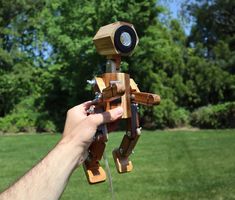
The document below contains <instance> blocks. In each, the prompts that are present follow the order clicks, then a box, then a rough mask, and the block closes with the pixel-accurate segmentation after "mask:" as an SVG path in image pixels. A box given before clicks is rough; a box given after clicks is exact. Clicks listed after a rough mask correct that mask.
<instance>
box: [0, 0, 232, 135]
mask: <svg viewBox="0 0 235 200" xmlns="http://www.w3.org/2000/svg"><path fill="white" fill-rule="evenodd" d="M0 4H1V6H0V132H1V133H2V134H3V133H5V132H35V131H36V132H57V131H60V132H61V131H62V128H63V123H64V120H65V115H66V110H67V109H68V108H70V107H72V106H74V105H77V104H79V103H81V102H83V101H86V100H90V99H93V97H94V95H93V93H92V88H91V87H90V86H89V85H87V82H86V80H88V79H92V78H93V77H94V76H95V75H99V74H101V73H102V67H103V66H104V64H105V58H104V57H102V56H100V55H98V54H97V52H96V50H95V47H94V44H93V42H92V38H93V36H94V35H95V33H96V32H97V30H98V29H99V28H100V27H101V26H103V25H106V24H109V23H112V22H115V21H118V20H119V21H127V22H130V23H133V24H134V26H135V28H136V30H137V33H138V35H139V37H140V42H139V45H138V47H137V49H136V50H135V53H134V54H133V56H131V57H129V58H125V59H123V63H122V71H123V72H126V73H130V74H131V76H132V77H133V78H134V80H135V81H136V82H137V83H138V85H139V87H140V88H141V90H142V91H149V92H152V93H157V94H159V95H160V96H161V98H162V102H161V105H160V106H156V107H154V108H147V107H143V108H141V116H142V118H141V124H142V126H143V127H144V128H147V129H159V128H160V129H164V128H175V127H185V126H186V127H187V126H189V127H190V126H193V127H199V128H229V127H235V103H234V101H235V75H234V74H235V35H234V33H235V2H234V1H233V0H226V1H224V0H207V1H205V0H191V1H190V0H182V1H177V0H176V1H174V0H172V1H156V0H148V1H144V0H142V1H139V0H130V1H124V0H89V1H86V0H82V1H80V0H50V1H47V0H24V1H22V0H8V1H3V0H1V2H0Z"/></svg>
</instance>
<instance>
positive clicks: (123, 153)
mask: <svg viewBox="0 0 235 200" xmlns="http://www.w3.org/2000/svg"><path fill="white" fill-rule="evenodd" d="M93 41H94V43H95V46H96V49H97V51H98V53H99V54H101V55H105V56H107V64H106V73H104V74H102V75H101V76H100V77H95V79H94V80H92V81H89V83H91V84H92V85H93V87H94V91H95V93H96V98H95V99H94V100H93V103H94V105H95V106H94V107H95V108H94V110H93V111H94V112H103V111H107V110H109V109H112V108H115V107H117V106H122V108H123V111H124V112H123V115H122V120H125V121H126V123H127V129H126V134H125V135H124V137H123V140H122V142H121V144H120V146H119V147H118V148H116V149H114V150H113V159H114V162H115V165H116V168H117V171H118V172H119V173H124V172H130V171H131V170H132V169H133V165H132V162H131V161H130V160H129V156H130V155H131V153H132V151H133V149H134V147H135V145H136V143H137V141H138V139H139V137H140V134H141V128H140V126H139V115H138V104H142V105H147V106H153V105H158V104H159V103H160V97H159V96H158V95H156V94H151V93H144V92H140V90H139V88H138V87H137V84H136V83H135V81H134V80H133V79H131V78H130V75H129V74H126V73H121V72H120V63H121V56H128V55H130V54H131V53H132V52H133V50H134V48H135V47H136V45H137V44H138V41H139V39H138V36H137V33H136V31H135V29H134V26H133V25H132V24H129V23H126V22H115V23H112V24H109V25H106V26H103V27H101V28H100V29H99V31H98V32H97V33H96V35H95V37H94V38H93ZM112 126H113V124H107V125H106V124H104V125H102V126H100V127H99V128H98V129H97V132H96V135H95V137H94V141H93V143H92V144H91V145H90V147H89V156H88V158H87V159H86V161H85V162H84V165H83V166H84V171H85V173H86V176H87V179H88V182H89V183H91V184H93V183H99V182H102V181H105V179H106V173H105V171H104V170H103V168H102V167H101V166H100V164H99V161H100V160H101V158H102V156H103V153H104V149H105V143H106V142H107V139H108V138H107V134H108V132H109V130H111V129H112Z"/></svg>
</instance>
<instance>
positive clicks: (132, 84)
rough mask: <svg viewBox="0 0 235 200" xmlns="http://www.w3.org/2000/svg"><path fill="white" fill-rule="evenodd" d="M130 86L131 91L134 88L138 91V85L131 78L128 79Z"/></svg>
mask: <svg viewBox="0 0 235 200" xmlns="http://www.w3.org/2000/svg"><path fill="white" fill-rule="evenodd" d="M130 86H131V91H132V90H134V91H136V92H140V90H139V88H138V85H137V84H136V83H135V81H134V80H133V79H132V78H131V79H130Z"/></svg>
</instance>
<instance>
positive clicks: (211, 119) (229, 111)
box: [190, 102, 235, 128]
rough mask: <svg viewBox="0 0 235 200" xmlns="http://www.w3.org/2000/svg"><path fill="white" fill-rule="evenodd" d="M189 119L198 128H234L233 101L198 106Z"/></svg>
mask: <svg viewBox="0 0 235 200" xmlns="http://www.w3.org/2000/svg"><path fill="white" fill-rule="evenodd" d="M190 121H191V124H192V125H193V126H197V127H200V128H235V102H228V103H224V104H218V105H214V106H213V105H209V106H206V107H202V108H199V109H197V110H196V111H194V112H193V113H192V114H191V120H190Z"/></svg>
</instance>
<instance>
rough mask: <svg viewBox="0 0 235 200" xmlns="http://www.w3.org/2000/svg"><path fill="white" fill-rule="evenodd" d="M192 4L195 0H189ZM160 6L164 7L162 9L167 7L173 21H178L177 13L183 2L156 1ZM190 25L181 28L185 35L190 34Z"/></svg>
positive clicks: (172, 0) (178, 0) (171, 0)
mask: <svg viewBox="0 0 235 200" xmlns="http://www.w3.org/2000/svg"><path fill="white" fill-rule="evenodd" d="M191 1H192V2H194V1H195V0H191ZM158 2H159V4H160V5H164V7H167V8H168V9H169V11H170V14H171V16H172V18H173V19H179V18H180V16H179V12H180V9H181V4H182V3H183V2H184V1H183V0H158ZM191 26H192V23H189V24H184V25H183V28H184V30H185V33H186V34H187V35H189V34H190V30H191Z"/></svg>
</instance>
